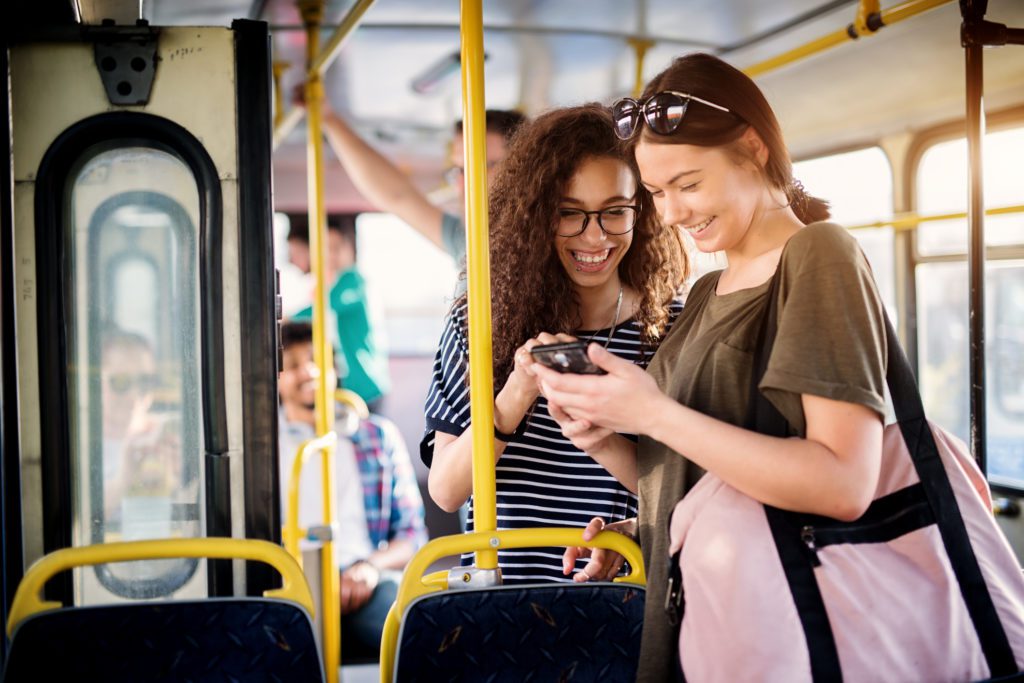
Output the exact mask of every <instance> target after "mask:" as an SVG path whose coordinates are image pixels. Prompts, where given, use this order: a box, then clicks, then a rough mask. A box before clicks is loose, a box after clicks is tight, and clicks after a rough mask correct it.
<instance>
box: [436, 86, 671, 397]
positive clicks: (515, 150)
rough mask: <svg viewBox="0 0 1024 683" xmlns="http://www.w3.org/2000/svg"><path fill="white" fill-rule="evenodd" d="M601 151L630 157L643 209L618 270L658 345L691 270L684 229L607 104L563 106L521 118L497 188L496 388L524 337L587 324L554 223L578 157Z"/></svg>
mask: <svg viewBox="0 0 1024 683" xmlns="http://www.w3.org/2000/svg"><path fill="white" fill-rule="evenodd" d="M593 157H610V158H612V159H617V160H619V161H622V162H623V163H625V164H626V165H627V166H629V168H630V170H631V171H632V172H633V177H634V179H636V180H637V183H636V185H637V190H636V199H637V205H638V207H639V212H638V216H637V222H636V226H635V227H634V228H633V243H632V246H631V247H630V249H629V251H627V252H626V254H625V256H624V257H623V259H622V261H621V262H620V263H619V278H620V279H621V280H622V282H623V284H625V285H626V286H628V287H631V288H632V289H633V290H635V291H636V292H637V293H638V295H639V301H638V304H637V309H636V313H635V315H634V319H635V320H636V322H638V323H639V324H640V327H641V329H642V334H641V339H642V342H643V344H642V345H641V346H647V347H650V345H653V344H655V343H656V342H657V341H658V339H659V337H660V336H661V334H662V333H663V332H664V330H665V326H666V324H667V322H668V304H669V302H670V301H671V300H672V298H673V297H674V296H675V295H676V293H677V292H678V291H679V288H680V286H681V285H682V283H683V281H684V280H685V279H686V277H687V275H688V271H689V262H688V260H687V256H686V250H685V248H684V246H683V241H682V237H681V235H680V234H679V232H678V231H677V230H673V229H667V228H664V227H663V226H662V224H661V221H660V220H659V219H658V216H657V213H656V212H655V210H654V204H653V202H652V200H651V196H650V194H649V193H648V192H647V191H646V190H645V189H644V188H643V186H642V185H640V183H639V178H640V172H639V170H638V169H637V166H636V162H635V161H634V159H633V155H632V154H630V153H629V152H628V151H627V149H626V147H625V145H623V144H622V143H621V142H620V141H619V140H618V138H616V137H615V133H614V131H613V128H612V118H611V114H610V113H609V111H608V109H607V108H605V107H603V106H602V105H599V104H585V105H582V106H577V107H567V108H564V109H555V110H553V111H549V112H547V113H545V114H542V115H541V116H538V117H537V118H536V119H534V120H533V121H532V122H529V123H526V124H523V125H522V126H521V127H520V128H519V130H518V131H517V132H516V134H515V135H514V136H513V138H512V140H511V142H510V147H509V153H508V156H507V157H506V158H505V159H504V161H502V163H501V166H500V168H499V169H498V172H497V173H496V175H495V178H494V185H493V187H492V189H491V193H490V252H491V319H492V330H493V339H492V344H493V359H494V383H495V389H496V390H498V389H500V388H501V387H502V386H503V385H504V383H505V381H506V380H507V378H508V376H509V375H510V374H511V373H512V370H513V363H514V358H513V356H514V354H515V351H516V348H517V347H518V346H519V345H521V344H522V343H523V342H525V341H526V340H527V339H529V338H531V337H534V336H536V335H537V334H539V333H540V332H568V331H573V330H578V329H579V327H580V325H581V324H582V319H581V317H580V313H579V297H578V295H577V294H576V290H575V288H574V286H573V283H572V280H571V279H570V278H569V276H568V274H567V273H566V272H565V269H564V267H563V266H562V263H561V261H560V260H559V258H558V255H557V253H556V251H555V226H556V221H557V217H558V207H559V202H560V200H561V198H562V196H563V192H564V190H565V187H566V185H567V184H568V183H569V181H570V180H571V179H572V177H573V176H574V175H575V173H576V170H577V169H578V168H579V166H580V164H581V163H582V162H583V161H584V160H586V159H590V158H593ZM463 300H464V297H462V298H460V300H459V301H457V302H456V307H457V306H458V305H460V304H461V303H462V301H463ZM641 352H642V351H640V352H638V353H641Z"/></svg>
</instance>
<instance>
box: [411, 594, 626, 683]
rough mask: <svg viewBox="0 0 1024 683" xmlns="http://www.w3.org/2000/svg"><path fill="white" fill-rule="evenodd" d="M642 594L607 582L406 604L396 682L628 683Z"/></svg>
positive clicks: (438, 596) (436, 597)
mask: <svg viewBox="0 0 1024 683" xmlns="http://www.w3.org/2000/svg"><path fill="white" fill-rule="evenodd" d="M643 616H644V589H643V588H642V587H640V586H634V585H628V584H625V585H620V584H615V583H584V584H564V585H563V584H540V585H537V584H534V585H527V586H500V587H495V588H484V589H476V590H456V591H446V592H444V593H441V594H433V595H427V596H423V597H421V598H418V599H417V600H416V601H415V602H413V603H412V604H411V605H409V608H408V610H407V611H406V613H405V618H404V619H403V620H402V627H401V632H400V635H399V643H400V645H399V651H398V661H397V665H398V666H397V676H396V678H395V680H398V681H402V682H403V683H405V682H413V681H424V682H426V681H438V680H447V678H448V677H450V676H451V674H452V672H457V671H463V672H466V673H465V675H464V676H463V678H465V679H467V680H468V679H474V680H485V681H527V680H536V681H556V680H557V681H567V680H580V681H601V680H603V681H631V680H633V679H634V678H636V668H637V662H638V659H639V655H640V631H641V628H642V626H643Z"/></svg>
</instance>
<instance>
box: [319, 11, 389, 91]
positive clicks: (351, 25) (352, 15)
mask: <svg viewBox="0 0 1024 683" xmlns="http://www.w3.org/2000/svg"><path fill="white" fill-rule="evenodd" d="M373 2H374V0H358V2H356V4H354V5H352V7H351V9H349V11H348V14H346V15H345V18H344V19H342V20H341V23H340V24H338V28H336V29H335V30H334V33H333V34H331V37H330V38H329V39H328V40H327V45H326V47H324V49H323V51H322V52H321V53H320V54H318V55H317V56H316V58H315V59H313V60H312V62H311V63H310V66H309V73H308V74H307V77H308V78H313V77H314V75H315V76H323V75H324V73H325V72H326V71H327V69H328V68H329V67H330V66H331V64H332V63H333V62H334V59H335V58H336V57H337V56H338V55H339V54H340V53H341V48H342V46H343V45H344V44H345V41H346V40H348V38H349V36H350V35H352V33H353V32H354V31H355V28H356V27H357V26H358V25H359V22H360V20H361V19H362V18H363V15H364V14H366V10H368V9H370V5H372V4H373Z"/></svg>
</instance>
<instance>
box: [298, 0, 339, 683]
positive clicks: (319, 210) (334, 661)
mask: <svg viewBox="0 0 1024 683" xmlns="http://www.w3.org/2000/svg"><path fill="white" fill-rule="evenodd" d="M298 6H299V11H300V12H301V14H302V19H303V22H304V23H305V25H306V64H307V66H311V65H312V64H313V62H314V60H315V59H316V57H317V53H318V52H319V50H320V23H321V19H322V17H323V0H299V2H298ZM323 98H324V87H323V81H322V79H321V77H320V74H319V73H311V74H310V77H309V78H308V79H307V81H306V119H307V121H308V122H309V127H308V134H307V137H308V140H307V150H306V159H307V176H308V177H307V183H308V201H309V255H310V266H311V268H312V271H313V278H314V281H315V283H316V285H315V287H314V293H313V358H314V360H315V362H316V365H317V367H318V368H320V377H319V378H318V379H317V384H316V410H315V413H316V433H317V436H323V435H324V434H326V433H327V432H329V431H331V430H333V429H334V387H333V386H328V379H330V378H331V377H333V376H334V372H333V369H334V367H333V366H334V358H333V351H332V349H331V342H330V339H329V338H328V335H327V327H326V321H327V316H326V313H327V286H326V283H325V282H324V275H325V272H324V252H325V249H324V247H325V245H326V242H327V221H326V218H325V211H324V142H323V136H322V135H321V126H322V112H321V106H322V102H323ZM320 458H321V471H322V474H321V483H322V485H323V504H324V510H323V519H324V521H325V523H327V524H330V523H331V522H332V520H333V519H334V507H335V501H334V491H335V486H334V477H335V474H334V447H333V446H328V447H327V448H324V449H323V450H322V451H321V455H320ZM320 557H321V566H320V576H321V579H322V581H323V586H322V593H323V605H322V607H321V609H322V611H321V614H322V615H323V628H324V630H323V648H324V669H325V670H326V672H327V680H328V682H329V683H337V681H338V667H339V666H340V665H341V614H340V611H341V605H340V603H339V593H340V590H341V586H340V582H341V577H340V575H339V574H338V568H337V567H336V566H335V564H334V544H333V542H332V541H330V540H328V541H326V542H325V543H324V544H323V548H322V550H321V553H320Z"/></svg>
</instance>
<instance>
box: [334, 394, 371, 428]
mask: <svg viewBox="0 0 1024 683" xmlns="http://www.w3.org/2000/svg"><path fill="white" fill-rule="evenodd" d="M334 400H336V401H337V402H338V403H344V404H345V405H347V406H349V407H350V408H352V410H354V411H355V413H356V415H358V416H359V417H360V418H362V419H363V420H365V419H366V418H368V417H370V407H369V406H367V405H366V401H364V400H363V397H362V396H360V395H359V394H357V393H356V392H354V391H352V390H351V389H337V390H335V392H334Z"/></svg>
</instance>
